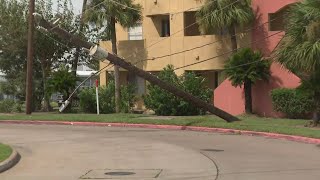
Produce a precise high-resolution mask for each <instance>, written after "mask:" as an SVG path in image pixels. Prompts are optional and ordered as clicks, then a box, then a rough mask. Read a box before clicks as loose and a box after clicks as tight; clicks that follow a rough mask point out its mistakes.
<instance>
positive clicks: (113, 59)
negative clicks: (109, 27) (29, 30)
mask: <svg viewBox="0 0 320 180" xmlns="http://www.w3.org/2000/svg"><path fill="white" fill-rule="evenodd" d="M36 15H37V16H39V19H40V22H39V25H40V26H42V27H43V28H45V29H51V32H53V33H55V34H57V35H58V36H60V38H62V39H65V40H68V41H69V42H70V43H71V44H73V45H75V46H77V47H83V48H86V49H90V55H91V56H94V57H95V58H96V59H98V60H102V59H107V60H109V61H110V63H112V64H114V65H117V66H119V67H121V68H123V69H126V70H128V71H129V72H132V73H134V74H136V75H137V76H140V77H142V78H144V79H145V80H147V81H149V82H150V83H152V84H154V85H157V86H159V87H160V88H162V89H164V90H166V91H168V92H170V93H172V94H173V95H175V96H177V97H180V98H182V99H184V100H185V101H187V102H189V103H192V104H193V105H194V106H196V107H198V108H201V109H203V110H205V111H209V112H210V113H212V114H214V115H216V116H218V117H220V118H222V119H224V120H226V121H227V122H233V121H239V119H238V118H237V117H235V116H233V115H231V114H229V113H227V112H225V111H223V110H221V109H219V108H216V107H214V106H213V105H212V104H209V103H207V102H205V101H203V100H201V99H199V98H197V97H195V96H193V95H192V94H190V93H187V92H185V91H183V90H181V89H179V88H177V87H176V86H174V85H172V84H170V83H167V82H164V81H162V80H161V79H159V78H157V77H156V76H154V75H152V74H151V73H149V72H146V71H144V70H142V69H139V68H137V67H136V66H134V65H132V64H131V63H129V62H126V61H125V60H124V59H121V58H120V57H118V56H116V55H114V54H112V53H109V52H107V51H106V50H104V49H102V48H101V47H99V46H97V45H94V44H92V43H89V42H87V41H84V40H82V39H81V38H78V37H75V36H74V35H72V34H70V33H69V32H67V31H65V30H64V29H61V28H53V27H54V25H53V24H51V23H49V22H48V21H46V20H44V19H43V18H42V17H41V15H39V14H36ZM67 104H68V103H67Z"/></svg>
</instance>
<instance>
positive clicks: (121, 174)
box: [104, 171, 136, 176]
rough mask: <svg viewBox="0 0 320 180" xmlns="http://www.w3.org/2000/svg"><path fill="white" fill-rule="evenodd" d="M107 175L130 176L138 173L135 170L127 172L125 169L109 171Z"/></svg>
mask: <svg viewBox="0 0 320 180" xmlns="http://www.w3.org/2000/svg"><path fill="white" fill-rule="evenodd" d="M104 174H105V175H108V176H130V175H134V174H136V173H134V172H125V171H117V172H107V173H104Z"/></svg>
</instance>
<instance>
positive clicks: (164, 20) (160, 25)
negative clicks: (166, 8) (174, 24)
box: [149, 14, 170, 37]
mask: <svg viewBox="0 0 320 180" xmlns="http://www.w3.org/2000/svg"><path fill="white" fill-rule="evenodd" d="M149 17H150V18H151V20H152V22H153V24H154V27H155V29H156V30H157V32H158V34H159V37H168V36H170V16H169V15H167V14H161V15H152V16H149Z"/></svg>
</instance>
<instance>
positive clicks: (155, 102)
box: [144, 65, 213, 116]
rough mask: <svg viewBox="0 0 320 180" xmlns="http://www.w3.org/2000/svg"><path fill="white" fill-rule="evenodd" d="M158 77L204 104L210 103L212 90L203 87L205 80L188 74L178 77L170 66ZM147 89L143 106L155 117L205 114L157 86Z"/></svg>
mask: <svg viewBox="0 0 320 180" xmlns="http://www.w3.org/2000/svg"><path fill="white" fill-rule="evenodd" d="M158 77H159V78H160V79H162V80H163V81H165V82H169V83H171V84H173V85H174V86H177V87H179V88H180V89H183V90H185V91H187V92H189V93H191V94H192V95H194V96H196V97H199V98H200V99H202V100H204V101H206V102H209V103H210V102H211V101H212V95H213V93H212V90H211V89H210V88H207V87H206V86H205V80H204V78H203V77H199V76H197V75H195V74H194V73H190V72H188V73H185V74H183V75H182V76H181V77H178V76H177V75H176V74H175V73H174V68H173V66H172V65H169V66H167V67H166V68H164V70H163V71H161V72H160V73H159V76H158ZM147 88H148V94H147V95H146V96H144V102H145V105H146V107H147V108H148V109H151V110H153V111H154V112H155V113H156V114H157V115H164V116H168V115H171V116H189V115H199V114H204V113H205V112H203V111H202V110H201V109H199V108H196V107H195V106H193V105H192V104H190V103H188V102H186V101H184V100H182V99H181V98H178V97H176V96H174V95H173V94H171V93H169V92H167V91H165V90H163V89H161V88H160V87H158V86H155V85H151V84H149V85H148V86H147Z"/></svg>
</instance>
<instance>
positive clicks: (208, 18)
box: [196, 0, 254, 51]
mask: <svg viewBox="0 0 320 180" xmlns="http://www.w3.org/2000/svg"><path fill="white" fill-rule="evenodd" d="M196 16H197V20H198V23H199V25H200V30H201V31H202V32H211V31H217V30H224V29H225V28H227V29H228V30H229V34H230V36H231V44H232V49H233V50H234V51H236V49H237V47H238V45H237V38H236V30H237V27H239V26H240V27H243V26H245V25H247V24H248V23H250V22H251V21H252V20H253V19H254V13H253V10H252V8H251V0H241V1H239V0H206V2H205V4H204V6H203V7H202V8H201V9H200V10H199V11H198V12H197V14H196Z"/></svg>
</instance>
